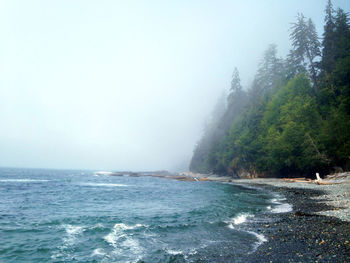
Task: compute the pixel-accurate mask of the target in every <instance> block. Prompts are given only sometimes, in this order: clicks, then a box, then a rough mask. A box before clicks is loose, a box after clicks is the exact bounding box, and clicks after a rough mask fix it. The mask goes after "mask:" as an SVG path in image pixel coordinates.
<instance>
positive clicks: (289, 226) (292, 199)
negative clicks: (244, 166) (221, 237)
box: [232, 179, 350, 262]
mask: <svg viewBox="0 0 350 263" xmlns="http://www.w3.org/2000/svg"><path fill="white" fill-rule="evenodd" d="M261 180H262V181H261ZM266 180H267V181H266ZM274 180H275V179H272V180H270V179H260V180H259V179H258V182H257V181H256V179H244V180H237V181H236V180H232V183H233V184H239V185H243V186H244V185H247V186H249V185H250V186H253V187H258V188H261V189H264V190H267V191H271V192H274V193H278V194H281V195H282V196H284V197H285V198H286V202H288V203H289V204H291V205H292V206H293V210H292V211H290V212H285V213H275V214H272V215H271V214H270V215H269V216H270V217H271V218H270V219H267V220H262V221H261V222H255V225H254V228H256V229H257V231H258V232H257V233H258V234H261V235H263V236H264V237H265V238H266V240H267V241H266V242H263V243H262V244H261V245H260V246H259V247H258V248H257V249H256V251H254V252H253V253H252V254H248V255H247V257H246V258H245V259H244V260H245V262H349V260H350V223H349V222H348V221H345V220H341V219H340V218H338V217H334V216H330V215H324V214H323V213H324V212H325V211H340V210H338V208H337V207H334V206H332V205H331V204H330V202H331V201H330V200H326V199H324V197H327V196H328V197H329V196H330V195H329V194H328V193H329V192H327V191H326V190H325V189H310V188H311V187H304V186H300V185H298V186H297V187H293V184H292V185H286V184H288V183H285V182H280V184H279V185H272V183H276V182H275V181H274ZM277 180H278V179H277ZM327 194H328V195H327ZM267 217H268V215H267Z"/></svg>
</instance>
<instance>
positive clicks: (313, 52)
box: [290, 14, 321, 91]
mask: <svg viewBox="0 0 350 263" xmlns="http://www.w3.org/2000/svg"><path fill="white" fill-rule="evenodd" d="M290 38H291V40H292V46H293V50H292V51H291V54H290V58H292V59H293V62H294V63H296V65H297V67H299V68H308V69H309V71H310V76H311V79H312V81H313V84H314V89H315V90H316V91H317V90H318V84H317V67H316V59H317V57H318V56H320V55H321V52H320V42H319V40H318V37H317V33H316V29H315V25H314V23H313V22H312V20H311V19H309V20H308V21H307V22H306V21H305V17H304V15H303V14H298V16H297V22H296V23H293V25H292V32H291V34H290Z"/></svg>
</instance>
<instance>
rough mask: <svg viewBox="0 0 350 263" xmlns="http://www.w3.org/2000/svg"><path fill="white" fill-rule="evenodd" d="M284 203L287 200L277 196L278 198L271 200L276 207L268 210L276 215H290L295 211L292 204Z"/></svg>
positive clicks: (269, 207)
mask: <svg viewBox="0 0 350 263" xmlns="http://www.w3.org/2000/svg"><path fill="white" fill-rule="evenodd" d="M282 201H286V198H280V197H279V196H277V198H273V199H271V203H272V204H274V205H275V206H274V207H271V206H268V207H267V209H269V210H271V212H272V213H275V214H279V213H288V212H290V211H293V206H292V205H291V204H288V203H282Z"/></svg>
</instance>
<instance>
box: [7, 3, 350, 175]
mask: <svg viewBox="0 0 350 263" xmlns="http://www.w3.org/2000/svg"><path fill="white" fill-rule="evenodd" d="M333 3H334V6H335V7H341V8H343V9H344V10H345V11H347V12H349V11H350V1H349V0H333ZM325 5H326V0H308V1H304V0H283V1H282V0H264V1H262V0H244V1H243V0H226V1H225V0H218V1H210V0H177V1H164V0H158V1H156V0H147V1H146V0H144V1H136V0H125V1H123V0H120V1H114V0H100V1H96V0H95V1H92V0H74V1H72V0H57V1H56V0H51V1H48V0H43V1H38V0H31V1H28V0H22V1H19V0H0V166H6V167H33V168H62V169H95V170H97V169H98V170H134V171H144V170H160V169H168V170H172V171H174V170H186V169H187V166H188V163H189V161H190V158H191V156H192V152H193V148H194V146H195V144H196V142H197V141H198V140H199V139H200V137H201V134H202V132H203V128H204V123H205V122H206V120H207V119H208V116H210V112H211V111H212V108H213V106H214V105H215V102H216V100H217V99H218V98H219V96H220V95H221V94H222V93H223V92H224V91H225V90H226V91H227V90H228V89H229V87H230V78H231V74H232V71H233V69H234V67H237V68H238V69H239V71H240V75H241V79H242V84H243V86H245V87H249V85H250V83H251V81H252V79H253V77H254V74H255V71H256V68H257V65H258V63H259V60H260V59H261V57H262V53H263V52H264V50H265V49H266V48H267V46H268V45H269V44H271V43H274V44H276V45H277V46H278V50H279V55H280V56H285V55H286V54H287V52H288V51H289V49H290V41H289V28H290V26H291V23H292V22H294V21H295V17H296V15H297V13H298V12H302V13H303V14H304V15H305V16H306V17H310V18H312V20H313V21H314V22H315V24H316V28H317V30H318V32H319V34H320V36H321V34H322V31H323V17H324V8H325Z"/></svg>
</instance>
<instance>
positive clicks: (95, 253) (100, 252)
mask: <svg viewBox="0 0 350 263" xmlns="http://www.w3.org/2000/svg"><path fill="white" fill-rule="evenodd" d="M106 255H107V254H106V253H105V252H104V250H103V249H102V248H96V249H94V251H92V254H91V256H106Z"/></svg>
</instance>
